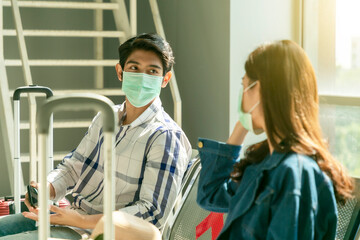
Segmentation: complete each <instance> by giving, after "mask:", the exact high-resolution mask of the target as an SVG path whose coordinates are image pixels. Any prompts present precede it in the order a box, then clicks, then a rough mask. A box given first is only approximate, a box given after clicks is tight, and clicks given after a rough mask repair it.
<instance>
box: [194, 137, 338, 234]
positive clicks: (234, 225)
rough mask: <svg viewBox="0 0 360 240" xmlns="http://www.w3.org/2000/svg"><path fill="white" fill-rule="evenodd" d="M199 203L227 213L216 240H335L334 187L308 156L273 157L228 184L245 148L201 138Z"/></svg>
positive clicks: (335, 212) (276, 153) (286, 155)
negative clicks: (238, 181) (240, 178)
mask: <svg viewBox="0 0 360 240" xmlns="http://www.w3.org/2000/svg"><path fill="white" fill-rule="evenodd" d="M198 149H199V153H200V158H201V165H202V169H201V173H200V179H199V187H198V196H197V202H198V204H199V205H200V206H201V207H203V208H205V209H207V210H209V211H213V212H227V213H228V215H227V218H226V222H225V224H224V227H223V229H222V231H221V233H220V235H219V237H218V239H246V240H248V239H326V240H328V239H334V238H335V234H336V224H337V207H336V200H335V195H334V191H333V185H332V182H331V180H330V179H329V177H327V176H326V175H325V174H324V173H323V172H322V171H321V170H320V168H319V166H318V165H317V163H316V162H315V161H314V160H313V159H312V158H310V157H308V156H305V155H301V154H296V153H293V152H290V153H278V152H275V151H274V152H273V153H272V154H271V155H268V156H267V157H266V158H265V159H264V160H263V161H262V162H260V163H258V164H253V165H250V166H248V167H247V168H246V170H245V172H244V175H243V177H242V180H241V182H240V183H239V184H238V183H235V182H233V181H231V179H230V172H231V171H232V170H233V165H234V163H235V162H236V160H238V158H239V153H240V149H241V146H234V145H229V144H225V143H220V142H216V141H213V140H207V139H199V146H198Z"/></svg>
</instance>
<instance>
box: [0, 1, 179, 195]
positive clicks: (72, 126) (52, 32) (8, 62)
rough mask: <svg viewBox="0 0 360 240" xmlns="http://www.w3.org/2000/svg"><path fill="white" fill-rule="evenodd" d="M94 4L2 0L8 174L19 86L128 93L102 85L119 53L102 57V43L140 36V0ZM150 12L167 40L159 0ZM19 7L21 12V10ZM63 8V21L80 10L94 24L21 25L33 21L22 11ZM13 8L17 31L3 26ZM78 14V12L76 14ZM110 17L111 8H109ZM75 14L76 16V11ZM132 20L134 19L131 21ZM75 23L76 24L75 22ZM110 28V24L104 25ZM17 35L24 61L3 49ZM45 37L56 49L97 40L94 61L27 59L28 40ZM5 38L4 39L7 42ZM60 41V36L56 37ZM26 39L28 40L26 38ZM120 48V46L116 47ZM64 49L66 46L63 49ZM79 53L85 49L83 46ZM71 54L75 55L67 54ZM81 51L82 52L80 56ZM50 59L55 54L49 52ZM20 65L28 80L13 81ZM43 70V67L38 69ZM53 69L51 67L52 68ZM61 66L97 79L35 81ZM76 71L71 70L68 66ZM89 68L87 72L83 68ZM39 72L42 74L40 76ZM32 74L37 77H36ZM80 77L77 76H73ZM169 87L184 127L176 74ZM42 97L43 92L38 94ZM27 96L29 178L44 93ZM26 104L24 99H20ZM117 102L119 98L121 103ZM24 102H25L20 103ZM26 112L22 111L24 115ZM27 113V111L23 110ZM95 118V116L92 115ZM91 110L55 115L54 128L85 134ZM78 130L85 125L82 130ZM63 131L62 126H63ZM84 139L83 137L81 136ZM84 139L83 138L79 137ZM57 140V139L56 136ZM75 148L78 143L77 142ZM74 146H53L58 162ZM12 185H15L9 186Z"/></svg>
mask: <svg viewBox="0 0 360 240" xmlns="http://www.w3.org/2000/svg"><path fill="white" fill-rule="evenodd" d="M93 1H94V2H85V1H82V2H80V1H79V0H78V2H72V1H28V0H21V1H18V0H11V1H10V0H0V119H1V121H0V126H1V132H2V140H3V143H4V149H5V154H3V156H4V155H5V156H4V157H5V158H6V165H7V170H8V172H9V173H13V163H12V161H13V157H12V156H13V142H14V136H13V135H14V133H13V129H14V127H13V110H12V103H11V97H12V94H13V91H14V89H15V88H17V87H19V86H23V85H32V84H39V85H45V86H48V87H50V88H51V89H52V90H53V91H54V95H63V94H68V93H74V92H76V93H79V92H86V93H89V92H91V93H97V94H101V95H105V96H108V97H110V98H113V97H118V96H124V93H123V92H122V91H121V89H119V88H105V84H104V75H105V71H104V68H107V67H112V68H113V67H114V66H115V64H116V63H117V62H118V59H117V53H116V54H114V57H113V59H104V46H105V47H106V44H105V43H104V42H105V41H109V40H107V39H112V40H111V41H114V40H116V41H117V45H119V43H120V42H124V41H125V40H126V39H127V38H129V37H131V36H134V35H136V25H137V23H136V18H137V17H136V8H137V6H136V5H137V2H136V0H129V1H128V5H129V6H126V2H125V0H110V2H102V0H93ZM149 3H150V6H151V11H152V14H153V18H154V23H155V26H156V30H157V32H158V34H159V35H161V36H162V37H164V38H165V34H164V30H163V26H162V23H161V18H160V14H159V9H158V5H157V1H156V0H149ZM127 7H128V9H129V16H128V12H127V10H126V9H127ZM20 10H21V11H20ZM41 10H42V11H51V12H52V13H55V12H54V11H61V12H62V13H63V14H66V15H65V19H64V20H69V19H72V17H74V18H76V14H80V12H83V11H84V12H86V13H84V14H85V15H86V16H90V20H89V19H85V18H84V19H82V21H89V22H91V23H92V24H93V29H82V30H78V29H65V30H64V29H49V28H45V27H44V26H39V28H38V29H23V24H25V23H26V22H27V21H31V19H30V20H29V19H25V17H23V15H21V14H20V13H23V11H27V13H29V12H30V11H41ZM10 11H11V12H12V15H13V19H14V29H9V28H5V29H4V23H5V22H4V16H5V15H6V14H7V16H8V15H9V12H10ZM105 11H111V12H112V15H113V19H114V29H111V30H109V29H106V30H104V22H103V19H104V17H105V15H104V12H105ZM74 13H76V14H75V16H74ZM106 13H107V15H106V16H109V14H108V13H109V12H106ZM72 14H73V15H72ZM129 18H130V20H129ZM51 21H52V19H51V17H50V18H49V19H48V21H46V22H44V25H49V24H48V23H51ZM74 25H77V24H76V22H75V21H74ZM105 27H106V26H105ZM15 37H16V38H17V42H18V48H19V53H20V54H19V55H20V59H14V58H8V59H5V53H4V52H5V51H6V42H9V39H13V40H14V41H15V39H16V38H15ZM40 38H41V39H43V40H42V41H46V42H49V43H51V41H55V43H56V42H57V43H59V39H60V44H57V45H56V44H55V46H56V48H58V47H59V48H60V47H61V46H60V45H61V41H65V40H64V39H66V41H68V40H67V39H70V38H71V39H76V41H81V40H82V39H84V41H87V43H88V42H89V39H91V40H92V41H93V47H92V49H89V51H92V58H91V59H76V58H74V57H73V56H72V57H71V58H69V59H64V58H58V59H57V58H54V59H49V58H44V59H31V58H30V59H29V57H28V52H29V55H30V56H31V54H30V51H29V50H30V49H29V48H28V49H27V48H26V45H27V44H26V42H27V41H29V40H33V39H40ZM4 39H5V40H4ZM54 39H57V40H54ZM25 40H26V41H25ZM116 49H117V48H116ZM61 51H62V50H61ZM63 51H64V53H65V52H70V53H72V52H75V54H76V53H77V52H76V51H77V49H73V48H69V47H68V48H66V47H65V48H64V50H63ZM80 51H81V50H80ZM69 55H71V54H69ZM80 55H81V54H80ZM51 57H52V55H51ZM19 67H22V70H23V71H22V72H23V75H24V77H23V79H24V81H22V82H19V81H18V79H13V78H12V77H11V76H10V74H9V76H10V77H8V76H7V71H6V70H8V72H16V70H14V69H18V70H19ZM39 69H40V70H39ZM49 69H50V70H49ZM58 69H61V70H62V71H63V72H64V73H66V72H71V71H74V69H78V70H79V71H85V72H87V69H93V70H91V76H93V81H92V82H90V83H84V84H83V85H82V86H80V87H78V88H77V89H69V88H68V89H64V88H63V87H62V89H59V88H58V87H57V85H58V84H56V83H54V82H53V81H51V79H52V77H51V74H50V75H49V76H47V77H45V78H49V81H48V82H46V81H47V80H46V81H45V82H44V80H42V82H39V79H35V77H34V75H35V74H32V73H33V72H37V73H39V72H41V73H42V72H45V73H46V72H59V71H60V70H58ZM70 69H72V70H70ZM84 69H86V70H84ZM38 75H39V74H38ZM33 78H34V81H33ZM65 78H66V80H67V81H69V83H68V84H66V85H68V86H72V85H73V84H72V83H75V81H78V80H81V79H73V78H72V76H68V77H64V80H65ZM75 78H76V77H75ZM170 88H171V93H172V97H173V100H174V115H175V116H174V119H175V121H176V122H177V123H178V124H179V125H181V99H180V94H179V91H178V88H177V83H176V79H175V77H173V79H172V80H171V81H170ZM39 96H41V95H39ZM23 97H27V101H28V107H27V108H28V110H27V109H26V108H25V111H28V118H26V119H29V121H28V120H27V121H22V122H21V124H20V128H21V129H22V130H28V131H29V143H30V145H29V153H28V154H26V153H24V154H22V157H21V159H22V162H24V163H26V162H30V167H29V169H30V174H29V179H30V180H36V179H37V175H36V159H37V152H36V150H37V143H36V140H37V137H36V125H35V120H36V106H37V103H38V102H41V100H42V99H41V97H38V96H37V95H34V94H32V95H28V96H26V95H24V96H23ZM22 102H23V101H22ZM117 102H118V101H117ZM22 105H26V104H24V103H22ZM21 114H22V115H24V114H23V112H22V113H21ZM25 115H26V114H25ZM90 116H91V117H90ZM92 116H93V114H89V116H88V118H79V117H78V116H73V117H71V116H70V117H67V118H64V119H62V118H61V119H58V118H56V117H55V118H54V132H55V131H56V129H67V130H65V131H68V132H69V131H70V132H76V131H78V132H81V133H82V135H83V133H85V132H86V128H87V127H88V126H89V125H90V123H91V118H92ZM77 129H81V130H80V131H79V130H77ZM61 131H63V130H61ZM81 137H82V136H81ZM81 137H80V139H81ZM55 144H56V140H55ZM73 147H75V146H73ZM70 150H72V149H64V150H62V151H59V150H58V151H57V149H56V148H55V151H57V152H54V160H55V161H59V160H61V159H62V158H63V157H64V156H65V154H66V153H68V152H69V151H70ZM9 177H10V185H11V186H13V180H12V177H11V174H10V176H9ZM11 188H12V187H11Z"/></svg>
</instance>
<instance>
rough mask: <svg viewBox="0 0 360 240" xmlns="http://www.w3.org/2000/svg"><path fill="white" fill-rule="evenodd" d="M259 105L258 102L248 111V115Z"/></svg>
mask: <svg viewBox="0 0 360 240" xmlns="http://www.w3.org/2000/svg"><path fill="white" fill-rule="evenodd" d="M259 104H260V101H258V102H257V103H256V104H255V105H254V106H253V107H252V108H251V109H250V111H248V113H251V112H252V111H254V109H255V108H256V107H257V106H258V105H259Z"/></svg>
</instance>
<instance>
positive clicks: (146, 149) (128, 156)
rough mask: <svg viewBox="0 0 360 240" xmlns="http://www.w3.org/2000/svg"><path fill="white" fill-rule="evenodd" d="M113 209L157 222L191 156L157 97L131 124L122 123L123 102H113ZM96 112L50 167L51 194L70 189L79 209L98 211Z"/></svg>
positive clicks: (98, 123)
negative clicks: (74, 145) (70, 149)
mask: <svg viewBox="0 0 360 240" xmlns="http://www.w3.org/2000/svg"><path fill="white" fill-rule="evenodd" d="M115 111H116V112H117V113H118V114H116V117H117V120H118V122H119V126H117V127H116V141H115V166H116V169H115V170H116V172H115V182H116V194H115V195H116V209H120V210H121V211H124V212H127V213H130V214H132V215H135V216H138V217H142V218H143V219H145V220H147V221H149V222H151V223H153V224H154V225H155V226H157V227H158V228H161V227H162V226H163V224H164V222H165V221H166V218H167V216H168V214H169V213H170V210H171V208H172V206H173V203H174V201H175V198H176V195H177V194H178V193H179V190H180V187H181V182H182V177H183V175H184V172H185V171H186V169H187V166H188V163H189V159H190V156H191V145H190V143H189V141H188V139H187V137H186V136H185V134H184V132H183V131H182V130H181V128H180V127H179V126H178V125H177V124H176V123H175V122H174V121H173V120H172V119H171V118H170V117H169V115H168V114H167V113H166V112H165V111H164V110H163V108H162V106H161V101H160V99H159V98H156V100H155V101H154V102H153V103H152V104H151V105H150V106H149V107H148V108H147V109H146V110H145V111H144V112H143V113H142V114H141V115H140V116H139V117H138V118H137V119H136V120H135V121H133V122H132V123H131V124H129V125H122V119H124V116H125V114H126V108H125V104H124V103H123V104H122V105H117V106H115ZM101 123H102V120H101V114H100V113H99V114H98V115H97V116H96V117H95V118H94V119H93V122H92V124H91V126H90V127H89V130H88V132H87V133H86V134H85V136H84V138H83V139H82V140H81V142H80V144H79V146H78V147H77V148H76V149H75V150H74V151H73V152H71V153H70V154H68V155H67V156H66V157H65V158H64V159H63V161H62V162H61V163H60V164H59V165H58V166H57V167H56V169H54V170H53V171H52V172H50V174H49V176H48V181H49V182H50V183H52V185H53V186H54V188H55V193H56V197H55V200H58V199H61V198H63V197H64V196H65V195H66V194H67V193H70V192H72V195H73V197H74V203H73V207H74V208H75V209H77V210H78V211H79V212H82V213H84V214H99V213H102V212H103V199H104V197H103V190H104V182H103V181H104V173H103V170H104V167H103V166H104V165H103V164H104V159H103V154H101V152H102V151H103V146H102V143H103V140H104V138H103V133H102V124H101Z"/></svg>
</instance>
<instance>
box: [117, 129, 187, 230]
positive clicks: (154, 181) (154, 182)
mask: <svg viewBox="0 0 360 240" xmlns="http://www.w3.org/2000/svg"><path fill="white" fill-rule="evenodd" d="M190 153H191V146H190V144H189V142H188V140H187V138H186V137H185V135H184V133H183V132H182V131H171V130H166V131H163V132H161V133H159V134H158V135H157V136H156V137H155V140H154V141H153V142H152V144H151V145H150V147H149V149H148V153H147V160H146V161H144V162H143V169H142V175H141V176H140V179H139V183H138V191H137V192H136V193H135V197H134V201H133V202H132V203H130V204H129V205H128V206H127V207H125V208H122V209H120V210H121V211H125V212H127V213H130V214H132V215H135V216H138V217H141V218H143V219H145V220H147V221H149V222H151V223H153V224H154V225H155V226H157V227H158V228H160V229H161V227H162V226H163V224H164V223H165V221H166V218H167V216H168V215H169V213H170V211H171V208H172V206H173V204H174V201H175V198H176V196H177V194H178V193H179V191H180V187H181V182H182V177H183V175H184V172H185V170H186V168H187V165H188V161H189V158H190Z"/></svg>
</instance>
